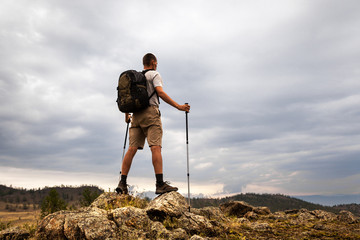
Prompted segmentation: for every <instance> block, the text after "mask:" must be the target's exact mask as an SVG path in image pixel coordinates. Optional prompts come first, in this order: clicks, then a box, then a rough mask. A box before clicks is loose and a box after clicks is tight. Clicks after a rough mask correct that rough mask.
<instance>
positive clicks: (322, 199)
mask: <svg viewBox="0 0 360 240" xmlns="http://www.w3.org/2000/svg"><path fill="white" fill-rule="evenodd" d="M294 197H295V198H299V199H302V200H304V201H307V202H311V203H316V204H321V205H324V206H334V205H343V204H353V203H355V204H360V194H354V195H328V196H324V195H310V196H294Z"/></svg>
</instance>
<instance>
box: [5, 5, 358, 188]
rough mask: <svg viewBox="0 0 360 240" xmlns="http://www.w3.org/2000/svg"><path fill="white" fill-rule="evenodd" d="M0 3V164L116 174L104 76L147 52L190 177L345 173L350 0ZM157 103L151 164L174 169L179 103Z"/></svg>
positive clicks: (254, 180) (354, 45)
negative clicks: (186, 108)
mask: <svg viewBox="0 0 360 240" xmlns="http://www.w3.org/2000/svg"><path fill="white" fill-rule="evenodd" d="M189 4H190V2H189ZM1 5H3V8H1V9H2V10H0V11H1V14H0V19H1V21H0V26H1V28H2V31H1V33H0V34H1V40H0V48H1V54H2V58H1V60H0V92H1V95H0V101H1V102H2V105H1V107H0V131H1V132H0V139H1V144H0V163H1V165H2V166H12V167H17V168H30V169H31V168H34V169H44V170H64V171H69V172H81V171H86V172H102V173H109V174H114V175H115V174H117V173H118V169H119V165H120V162H121V159H120V158H121V153H122V146H123V140H124V131H125V127H126V125H125V123H124V121H123V115H122V114H120V113H119V112H118V110H117V109H116V105H115V94H116V93H115V85H116V81H117V78H118V75H119V73H120V72H121V71H123V70H126V69H128V68H135V69H139V70H140V69H141V67H142V66H141V57H142V55H143V54H144V53H146V52H154V53H155V54H156V55H157V57H158V60H159V71H160V73H161V75H162V76H163V78H164V83H165V85H164V89H165V91H166V92H167V93H168V94H169V95H170V96H171V97H173V98H174V99H175V100H176V101H178V102H179V103H183V102H189V103H190V104H191V106H192V110H191V113H190V114H189V120H190V121H189V125H190V150H191V151H190V156H191V170H192V178H193V180H194V181H195V182H206V181H209V182H216V183H221V184H224V191H226V192H229V193H232V192H239V191H242V190H244V189H250V190H251V188H249V186H261V185H264V186H266V187H269V188H264V189H265V190H266V189H270V187H273V189H279V190H283V191H284V192H285V193H286V192H290V191H292V190H294V191H295V192H296V191H298V192H299V193H304V192H317V191H319V192H321V191H320V190H321V188H324V189H326V191H332V192H337V193H345V192H342V189H344V188H342V187H341V186H344V185H346V184H349V185H351V184H354V183H358V182H359V179H358V177H356V176H355V175H356V170H357V168H356V165H355V162H356V156H357V154H358V150H357V145H356V144H355V143H356V142H358V135H359V132H358V130H357V129H358V127H359V124H358V122H359V111H358V106H357V105H358V104H357V103H358V100H359V95H360V94H359V91H358V88H359V87H360V84H359V83H358V71H357V66H355V65H356V63H357V62H358V58H359V52H358V49H359V45H358V42H359V41H357V40H358V39H359V35H358V34H357V32H356V31H355V29H356V27H355V26H357V25H358V23H359V21H360V18H359V17H358V14H357V12H358V8H359V4H358V3H357V1H346V3H340V2H338V1H319V2H316V3H313V2H310V1H305V2H303V1H295V2H292V3H289V2H286V1H278V2H272V3H271V4H270V3H269V2H267V1H254V2H251V3H250V2H249V3H248V2H239V1H230V2H226V3H222V2H216V1H215V2H211V3H209V2H204V1H200V2H191V4H190V5H186V4H176V3H164V2H162V1H155V3H153V4H150V3H147V2H146V3H145V2H143V3H141V4H140V3H135V2H131V3H130V2H127V3H125V2H123V1H120V2H119V1H109V2H104V3H100V2H97V1H95V2H91V3H90V2H88V1H76V2H60V1H58V2H46V1H37V2H36V3H31V4H30V3H27V2H25V1H23V2H22V4H19V3H13V2H11V1H5V2H4V3H2V4H1ZM187 6H191V7H187ZM270 6H271V8H270ZM169 9H170V10H169ZM219 9H221V11H220V10H219ZM269 9H272V10H271V11H270V10H269ZM13 12H17V14H13ZM134 14H135V15H134ZM160 108H161V111H162V116H163V124H164V127H165V135H164V149H163V153H164V166H165V169H166V170H167V172H166V173H165V174H166V175H167V176H169V177H171V178H173V179H174V180H176V181H183V180H184V172H183V171H182V170H181V171H180V170H179V169H183V170H184V171H185V169H186V162H185V160H186V155H185V141H184V140H185V139H184V138H185V135H184V134H185V114H184V113H182V112H178V111H177V110H176V109H173V108H172V107H170V106H167V104H166V103H162V104H161V105H160ZM149 159H150V153H149V150H148V149H146V150H144V151H143V152H141V153H139V155H137V156H136V159H135V160H134V164H135V165H134V166H133V169H134V170H133V172H132V174H133V175H132V176H133V177H143V176H147V177H153V173H152V170H151V169H152V166H151V162H150V160H149ZM318 170H323V171H318ZM337 170H338V171H337ZM303 178H306V179H307V180H306V181H304V182H301V179H303ZM334 179H337V180H338V182H339V184H337V185H335V186H334V189H329V188H328V187H327V186H324V183H326V182H327V181H333V180H334ZM311 181H314V182H316V184H314V185H313V186H311V187H310V186H308V185H309V183H311ZM334 181H335V180H334ZM298 182H301V183H299V184H298ZM265 190H264V191H265ZM346 191H348V190H346Z"/></svg>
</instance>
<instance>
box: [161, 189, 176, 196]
mask: <svg viewBox="0 0 360 240" xmlns="http://www.w3.org/2000/svg"><path fill="white" fill-rule="evenodd" d="M177 190H178V189H172V190H167V191H165V190H164V191H155V194H160V195H161V194H164V193H168V192H176V191H177Z"/></svg>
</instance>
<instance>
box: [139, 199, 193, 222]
mask: <svg viewBox="0 0 360 240" xmlns="http://www.w3.org/2000/svg"><path fill="white" fill-rule="evenodd" d="M188 209H189V205H188V203H187V202H186V199H185V198H184V197H183V196H182V195H181V194H180V193H178V192H169V193H166V194H162V195H160V196H158V197H156V198H155V199H154V200H152V201H151V202H150V203H149V205H148V206H147V208H146V209H145V210H146V212H147V214H148V216H149V217H150V218H151V219H153V220H160V221H162V220H164V219H165V218H166V217H167V216H168V217H180V216H181V215H182V214H183V213H184V212H186V211H188Z"/></svg>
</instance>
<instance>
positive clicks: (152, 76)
mask: <svg viewBox="0 0 360 240" xmlns="http://www.w3.org/2000/svg"><path fill="white" fill-rule="evenodd" d="M145 77H146V80H147V81H148V82H147V83H148V85H147V91H148V95H149V97H150V95H151V94H152V93H153V92H154V91H155V87H162V86H163V80H162V78H161V76H160V73H158V72H157V71H155V70H150V71H147V72H146V73H145ZM149 104H150V106H157V107H159V104H160V103H159V100H158V97H157V95H156V93H155V94H154V95H153V96H152V97H151V98H150V99H149Z"/></svg>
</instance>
